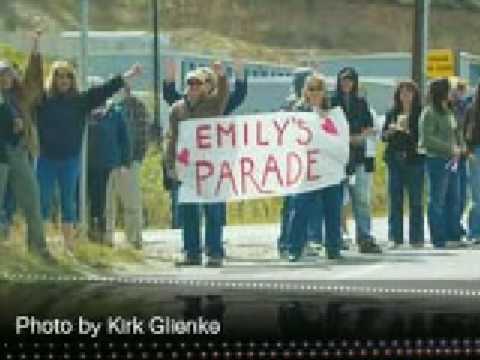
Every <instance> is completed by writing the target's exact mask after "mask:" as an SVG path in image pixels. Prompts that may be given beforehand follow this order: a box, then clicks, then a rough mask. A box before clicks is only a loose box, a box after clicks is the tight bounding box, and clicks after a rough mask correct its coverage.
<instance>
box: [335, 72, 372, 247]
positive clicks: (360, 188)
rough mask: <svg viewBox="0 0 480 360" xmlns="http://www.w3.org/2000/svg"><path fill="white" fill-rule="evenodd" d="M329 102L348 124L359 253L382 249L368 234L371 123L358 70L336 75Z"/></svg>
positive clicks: (350, 173)
mask: <svg viewBox="0 0 480 360" xmlns="http://www.w3.org/2000/svg"><path fill="white" fill-rule="evenodd" d="M332 106H340V107H342V109H343V111H344V112H345V116H346V118H347V121H348V124H349V128H350V160H349V163H348V165H347V176H348V177H349V186H348V188H349V191H350V197H351V199H352V208H353V215H354V217H355V229H356V238H357V243H358V247H359V250H360V252H361V253H381V249H380V247H379V246H378V245H377V244H376V243H375V239H374V238H373V236H372V235H371V209H370V198H371V192H372V172H373V171H374V158H367V157H366V156H365V150H366V145H365V143H366V138H367V136H368V135H369V134H371V133H372V131H374V130H373V127H374V123H373V118H372V114H371V112H370V109H369V106H368V103H367V101H366V100H365V99H364V98H362V97H360V96H359V95H358V74H357V72H356V71H355V69H353V68H351V67H346V68H344V69H342V70H341V71H340V72H339V73H338V76H337V92H336V94H335V96H334V97H333V99H332Z"/></svg>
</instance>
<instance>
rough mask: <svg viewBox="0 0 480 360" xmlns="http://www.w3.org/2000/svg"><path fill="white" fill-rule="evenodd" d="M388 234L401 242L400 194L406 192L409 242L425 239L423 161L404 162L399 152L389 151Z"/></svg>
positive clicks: (390, 238)
mask: <svg viewBox="0 0 480 360" xmlns="http://www.w3.org/2000/svg"><path fill="white" fill-rule="evenodd" d="M387 166H388V195H389V197H388V198H389V207H388V210H389V212H388V230H389V231H388V235H389V240H390V241H393V242H395V243H396V244H403V195H404V191H405V190H406V191H407V192H408V204H409V223H410V226H409V240H410V244H423V242H424V230H423V229H424V216H423V188H424V185H423V184H424V177H425V162H424V160H423V159H418V160H414V161H410V162H407V160H406V159H405V158H402V155H401V154H396V153H394V154H392V155H391V156H390V157H389V159H388V161H387Z"/></svg>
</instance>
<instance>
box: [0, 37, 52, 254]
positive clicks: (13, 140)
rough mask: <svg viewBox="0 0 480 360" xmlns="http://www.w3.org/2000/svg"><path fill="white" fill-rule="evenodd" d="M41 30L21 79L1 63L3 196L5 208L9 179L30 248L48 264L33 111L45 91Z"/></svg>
mask: <svg viewBox="0 0 480 360" xmlns="http://www.w3.org/2000/svg"><path fill="white" fill-rule="evenodd" d="M40 37H41V31H36V32H35V34H34V35H33V46H32V51H31V54H30V58H29V61H28V65H27V68H26V70H25V75H24V76H23V78H21V77H20V76H19V74H18V73H17V71H16V69H15V68H14V67H13V66H12V64H10V63H9V62H8V61H6V60H1V61H0V90H1V94H2V96H1V97H2V104H1V106H2V111H1V114H0V116H1V118H0V122H1V123H2V129H5V131H3V130H2V134H1V137H2V148H3V151H4V162H3V164H4V166H2V170H1V171H0V195H1V199H0V200H1V204H2V206H3V203H4V199H3V196H4V194H5V189H6V186H7V179H8V178H10V184H11V186H12V190H13V193H14V197H15V200H16V203H17V204H18V207H19V208H20V209H21V210H22V212H23V214H24V215H25V220H26V223H27V247H28V250H29V251H30V252H31V253H34V254H36V255H38V256H40V257H41V258H43V259H44V260H46V261H47V262H50V263H52V262H54V259H53V258H52V256H51V255H50V253H49V251H48V249H47V243H46V239H45V231H44V227H43V221H42V215H41V210H40V209H41V207H40V195H39V189H38V183H37V180H36V178H35V172H34V169H33V160H34V159H35V158H36V156H37V155H38V139H37V131H36V130H37V129H36V126H35V124H34V121H33V120H34V117H33V111H34V108H35V107H36V106H37V104H38V103H39V101H40V99H41V96H42V92H43V88H42V86H43V83H42V79H43V69H42V59H41V56H40V54H39V51H38V50H39V49H38V48H39V41H40Z"/></svg>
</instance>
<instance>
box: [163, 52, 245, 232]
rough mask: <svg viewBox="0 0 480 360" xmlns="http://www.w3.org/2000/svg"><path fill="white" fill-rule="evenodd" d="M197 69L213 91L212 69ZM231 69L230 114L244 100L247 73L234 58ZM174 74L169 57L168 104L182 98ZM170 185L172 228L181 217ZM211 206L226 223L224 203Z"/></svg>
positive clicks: (165, 92) (165, 89)
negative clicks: (233, 74)
mask: <svg viewBox="0 0 480 360" xmlns="http://www.w3.org/2000/svg"><path fill="white" fill-rule="evenodd" d="M198 69H199V70H201V71H203V72H204V74H205V79H206V80H205V86H206V88H207V92H208V93H209V94H211V93H213V92H214V91H215V89H216V87H217V79H216V76H215V74H214V73H213V72H212V70H211V69H210V68H208V67H200V68H198ZM233 70H234V73H235V83H234V89H233V91H232V92H231V93H230V95H229V97H228V102H227V105H226V107H225V111H224V113H223V115H230V114H231V113H233V112H234V111H235V110H236V109H237V108H238V107H239V106H240V105H241V104H242V103H243V101H244V100H245V97H246V96H247V89H248V86H247V75H246V74H245V69H244V65H243V63H242V62H241V61H240V60H238V59H235V60H234V61H233ZM175 75H176V67H175V63H174V62H173V61H172V60H171V59H170V60H168V61H167V62H166V79H165V80H164V81H163V98H164V100H165V101H166V102H167V103H168V104H169V105H172V104H173V103H174V102H175V101H178V100H180V99H181V98H182V95H181V94H180V93H179V92H178V91H177V90H176V88H175ZM169 185H173V186H171V187H172V196H171V197H172V228H177V227H178V224H179V222H180V221H179V218H181V216H180V214H179V211H178V209H177V207H178V203H177V201H178V200H177V199H178V190H177V189H175V185H174V184H169ZM207 206H209V207H211V209H209V211H214V212H215V213H216V214H217V216H221V217H222V219H223V220H222V221H223V225H226V222H227V221H226V204H225V203H223V202H222V203H217V204H211V205H207Z"/></svg>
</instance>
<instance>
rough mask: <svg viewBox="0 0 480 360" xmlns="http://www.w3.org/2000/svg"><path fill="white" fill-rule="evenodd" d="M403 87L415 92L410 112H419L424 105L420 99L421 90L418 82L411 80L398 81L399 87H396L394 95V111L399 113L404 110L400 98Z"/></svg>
mask: <svg viewBox="0 0 480 360" xmlns="http://www.w3.org/2000/svg"><path fill="white" fill-rule="evenodd" d="M402 89H407V90H410V91H411V92H412V93H413V99H412V107H411V109H410V112H411V113H412V114H413V113H415V112H417V111H418V112H419V111H420V109H421V107H422V103H421V100H420V90H419V89H418V86H417V84H416V83H415V82H414V81H411V80H405V81H400V82H399V83H398V85H397V88H396V89H395V94H394V96H393V111H394V112H395V113H396V114H399V113H401V112H402V111H403V104H402V101H401V100H400V91H401V90H402Z"/></svg>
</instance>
